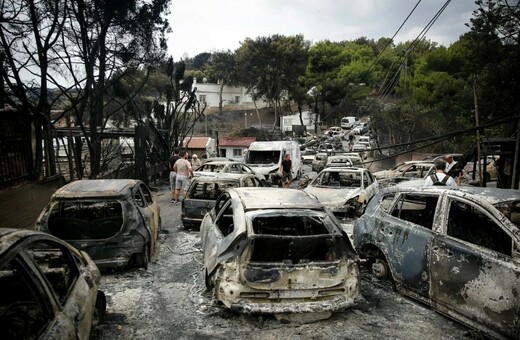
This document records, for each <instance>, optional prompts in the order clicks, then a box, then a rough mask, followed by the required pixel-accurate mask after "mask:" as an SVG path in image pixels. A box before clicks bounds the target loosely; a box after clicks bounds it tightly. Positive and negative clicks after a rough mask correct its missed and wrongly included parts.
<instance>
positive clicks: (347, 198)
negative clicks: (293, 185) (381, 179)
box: [304, 167, 379, 218]
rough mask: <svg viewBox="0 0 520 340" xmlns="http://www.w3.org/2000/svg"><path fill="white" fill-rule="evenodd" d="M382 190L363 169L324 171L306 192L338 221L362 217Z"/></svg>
mask: <svg viewBox="0 0 520 340" xmlns="http://www.w3.org/2000/svg"><path fill="white" fill-rule="evenodd" d="M378 190H379V186H378V183H377V180H376V179H375V178H374V177H373V176H372V174H371V173H370V171H368V170H367V169H364V168H354V167H347V168H334V167H333V168H325V169H324V170H323V171H322V172H320V173H319V174H318V176H317V177H316V178H315V179H314V180H313V181H312V182H311V183H310V184H309V185H308V186H307V187H306V188H305V189H304V191H305V192H307V193H309V194H312V195H314V196H316V197H317V198H318V200H319V201H320V202H321V203H322V204H324V205H325V206H327V207H328V208H329V209H330V210H332V212H333V213H334V215H336V217H338V218H353V217H357V216H359V215H361V213H362V211H363V207H364V206H365V204H366V203H367V202H368V200H370V198H371V197H372V196H374V194H375V193H376V192H377V191H378Z"/></svg>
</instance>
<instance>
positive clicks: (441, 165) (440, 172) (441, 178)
mask: <svg viewBox="0 0 520 340" xmlns="http://www.w3.org/2000/svg"><path fill="white" fill-rule="evenodd" d="M445 169H446V162H444V161H443V160H442V159H438V160H436V161H435V173H434V174H433V175H431V176H428V177H427V178H426V181H425V182H424V185H425V186H430V185H445V186H447V187H450V188H456V187H457V183H455V180H454V179H453V178H451V177H450V176H448V175H446V174H445V173H444V170H445ZM435 179H436V180H435Z"/></svg>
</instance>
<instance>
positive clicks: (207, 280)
mask: <svg viewBox="0 0 520 340" xmlns="http://www.w3.org/2000/svg"><path fill="white" fill-rule="evenodd" d="M204 283H205V284H206V290H211V289H212V288H213V283H211V280H210V279H209V275H208V269H207V268H204Z"/></svg>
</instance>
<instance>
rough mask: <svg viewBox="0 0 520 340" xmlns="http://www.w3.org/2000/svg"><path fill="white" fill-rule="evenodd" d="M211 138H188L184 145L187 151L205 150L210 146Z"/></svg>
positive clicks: (185, 139)
mask: <svg viewBox="0 0 520 340" xmlns="http://www.w3.org/2000/svg"><path fill="white" fill-rule="evenodd" d="M208 141H209V137H191V138H190V137H186V138H184V141H183V142H182V145H184V147H185V148H186V149H205V148H206V145H208Z"/></svg>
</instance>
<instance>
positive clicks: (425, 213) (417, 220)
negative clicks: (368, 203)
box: [378, 192, 439, 298]
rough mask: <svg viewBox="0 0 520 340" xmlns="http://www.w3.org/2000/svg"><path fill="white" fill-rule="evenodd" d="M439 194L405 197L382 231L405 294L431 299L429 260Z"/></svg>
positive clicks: (397, 279) (394, 208)
mask: <svg viewBox="0 0 520 340" xmlns="http://www.w3.org/2000/svg"><path fill="white" fill-rule="evenodd" d="M438 200H439V197H438V194H426V193H415V192H411V193H403V194H401V195H400V196H399V197H398V198H397V201H396V203H395V204H394V206H393V208H392V210H391V211H390V215H391V216H387V218H386V219H385V220H384V221H383V223H381V224H380V225H379V226H378V227H379V228H380V229H379V235H378V237H379V238H380V239H381V240H382V242H383V244H385V247H386V256H387V260H388V264H389V266H390V268H391V271H392V274H393V278H394V280H395V281H396V283H399V285H398V286H400V288H403V289H404V291H405V293H406V292H408V293H410V292H412V294H413V295H414V296H419V297H423V298H424V297H427V296H428V291H429V282H430V280H429V271H428V267H427V265H428V256H429V250H430V245H431V242H432V240H433V237H434V235H435V231H433V230H432V227H433V225H434V219H435V209H436V206H437V203H438Z"/></svg>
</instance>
